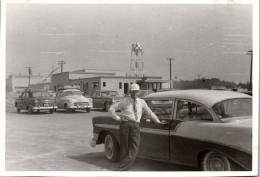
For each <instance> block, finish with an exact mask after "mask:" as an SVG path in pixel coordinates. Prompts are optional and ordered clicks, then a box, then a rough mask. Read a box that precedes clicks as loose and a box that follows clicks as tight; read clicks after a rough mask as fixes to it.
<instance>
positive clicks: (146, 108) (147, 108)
mask: <svg viewBox="0 0 260 177" xmlns="http://www.w3.org/2000/svg"><path fill="white" fill-rule="evenodd" d="M143 111H144V112H145V114H147V115H148V116H149V117H151V119H152V120H153V121H154V122H156V123H157V124H165V123H164V122H160V120H159V119H158V117H157V116H156V115H155V114H154V113H153V111H152V110H151V109H150V108H149V106H148V105H147V104H146V102H145V101H144V100H143Z"/></svg>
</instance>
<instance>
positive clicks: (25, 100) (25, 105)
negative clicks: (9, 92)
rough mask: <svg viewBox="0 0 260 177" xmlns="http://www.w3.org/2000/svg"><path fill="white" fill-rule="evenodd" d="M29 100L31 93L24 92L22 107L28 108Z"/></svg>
mask: <svg viewBox="0 0 260 177" xmlns="http://www.w3.org/2000/svg"><path fill="white" fill-rule="evenodd" d="M28 101H29V93H28V92H24V94H23V96H22V109H26V108H27V106H28V104H29V103H28Z"/></svg>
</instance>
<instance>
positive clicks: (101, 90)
mask: <svg viewBox="0 0 260 177" xmlns="http://www.w3.org/2000/svg"><path fill="white" fill-rule="evenodd" d="M96 91H97V92H118V91H117V90H96Z"/></svg>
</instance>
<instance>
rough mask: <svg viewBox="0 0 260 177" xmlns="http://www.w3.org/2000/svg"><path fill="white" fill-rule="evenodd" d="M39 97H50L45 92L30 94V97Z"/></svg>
mask: <svg viewBox="0 0 260 177" xmlns="http://www.w3.org/2000/svg"><path fill="white" fill-rule="evenodd" d="M29 95H30V94H29ZM40 96H44V97H46V96H50V95H49V94H48V93H47V92H44V91H36V92H32V97H40Z"/></svg>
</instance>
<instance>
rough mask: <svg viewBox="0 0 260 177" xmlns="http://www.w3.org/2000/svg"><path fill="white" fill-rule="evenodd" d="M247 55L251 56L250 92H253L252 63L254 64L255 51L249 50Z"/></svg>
mask: <svg viewBox="0 0 260 177" xmlns="http://www.w3.org/2000/svg"><path fill="white" fill-rule="evenodd" d="M247 55H250V56H251V64H250V65H251V66H250V83H249V90H250V91H252V63H253V50H249V51H247Z"/></svg>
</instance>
